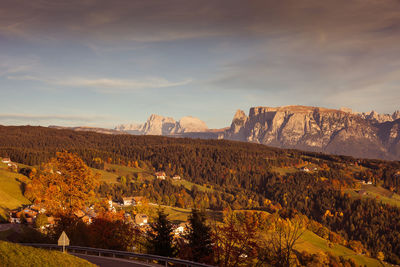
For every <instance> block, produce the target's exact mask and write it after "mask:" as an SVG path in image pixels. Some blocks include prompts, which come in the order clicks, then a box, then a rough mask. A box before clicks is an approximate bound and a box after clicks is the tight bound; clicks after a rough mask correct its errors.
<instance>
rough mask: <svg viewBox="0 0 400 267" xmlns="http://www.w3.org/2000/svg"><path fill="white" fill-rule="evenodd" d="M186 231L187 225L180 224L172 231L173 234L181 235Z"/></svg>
mask: <svg viewBox="0 0 400 267" xmlns="http://www.w3.org/2000/svg"><path fill="white" fill-rule="evenodd" d="M186 229H187V223H181V224H179V225H178V226H177V227H176V228H175V229H174V234H175V235H181V234H183V233H185V231H186Z"/></svg>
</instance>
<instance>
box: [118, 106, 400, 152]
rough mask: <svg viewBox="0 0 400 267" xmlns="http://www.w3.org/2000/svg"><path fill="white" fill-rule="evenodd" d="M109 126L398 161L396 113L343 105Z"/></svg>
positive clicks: (262, 109) (399, 120)
mask: <svg viewBox="0 0 400 267" xmlns="http://www.w3.org/2000/svg"><path fill="white" fill-rule="evenodd" d="M115 130H118V131H121V132H124V133H130V134H141V135H167V136H173V137H188V138H202V139H230V140H237V141H244V142H254V143H260V144H265V145H270V146H276V147H281V148H296V149H301V150H309V151H316V152H325V153H330V154H340V155H349V156H354V157H361V158H381V159H391V160H400V112H399V111H396V112H394V113H393V114H391V115H390V114H378V113H376V112H375V111H372V112H369V113H355V112H353V111H352V110H351V109H349V108H340V110H336V109H326V108H320V107H307V106H286V107H253V108H250V111H249V115H248V116H247V115H246V114H245V112H244V111H242V110H238V111H237V112H236V113H235V115H234V117H233V120H232V124H231V126H230V127H228V128H225V129H219V130H210V129H208V127H207V125H206V124H205V123H204V122H203V121H201V120H200V119H198V118H194V117H183V118H182V119H180V120H179V121H175V120H174V119H173V118H170V117H163V116H159V115H155V114H153V115H151V116H150V117H149V119H148V120H147V121H146V122H145V123H144V124H123V125H119V126H117V127H115Z"/></svg>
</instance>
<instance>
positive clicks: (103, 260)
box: [69, 253, 160, 267]
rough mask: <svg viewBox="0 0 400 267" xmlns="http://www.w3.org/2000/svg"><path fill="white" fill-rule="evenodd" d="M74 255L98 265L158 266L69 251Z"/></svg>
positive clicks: (120, 266)
mask: <svg viewBox="0 0 400 267" xmlns="http://www.w3.org/2000/svg"><path fill="white" fill-rule="evenodd" d="M69 254H71V255H74V256H76V257H79V258H82V259H85V260H87V261H89V262H91V263H94V264H96V265H98V266H100V267H149V266H151V267H154V266H160V265H156V264H147V263H142V262H137V261H130V260H125V259H118V258H108V257H99V256H94V255H86V254H79V253H69Z"/></svg>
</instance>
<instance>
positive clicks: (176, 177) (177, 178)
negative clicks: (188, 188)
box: [172, 175, 181, 180]
mask: <svg viewBox="0 0 400 267" xmlns="http://www.w3.org/2000/svg"><path fill="white" fill-rule="evenodd" d="M180 179H181V177H180V176H179V175H175V176H174V177H172V180H180Z"/></svg>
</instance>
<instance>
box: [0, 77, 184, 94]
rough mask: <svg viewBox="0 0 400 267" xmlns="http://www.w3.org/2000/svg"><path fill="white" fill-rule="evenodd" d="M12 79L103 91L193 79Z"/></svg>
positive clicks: (179, 83) (125, 90) (175, 83)
mask: <svg viewBox="0 0 400 267" xmlns="http://www.w3.org/2000/svg"><path fill="white" fill-rule="evenodd" d="M7 78H8V79H10V80H20V81H38V82H43V83H46V84H50V85H57V86H65V87H85V88H91V89H93V90H94V91H99V92H102V93H116V92H120V93H123V92H129V91H131V90H142V89H150V88H165V87H173V86H182V85H186V84H188V83H190V82H191V79H186V80H183V81H178V82H172V81H168V80H166V79H164V78H158V77H150V78H144V79H136V80H135V79H114V78H94V79H88V78H80V77H77V78H64V79H46V78H41V77H36V76H29V75H23V76H16V75H15V76H8V77H7Z"/></svg>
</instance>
